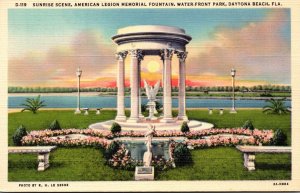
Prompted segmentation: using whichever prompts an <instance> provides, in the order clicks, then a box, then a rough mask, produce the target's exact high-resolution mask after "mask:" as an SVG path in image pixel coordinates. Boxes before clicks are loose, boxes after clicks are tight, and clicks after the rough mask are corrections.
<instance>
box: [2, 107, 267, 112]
mask: <svg viewBox="0 0 300 193" xmlns="http://www.w3.org/2000/svg"><path fill="white" fill-rule="evenodd" d="M22 109H23V108H7V112H8V113H16V112H21V110H22ZM208 109H209V108H205V107H200V108H186V110H207V111H208ZM212 109H213V110H219V109H221V108H212ZM222 109H224V111H226V110H230V109H231V107H228V108H222ZM258 109H262V108H257V107H253V108H250V107H245V108H239V109H237V111H238V110H258ZM53 110H57V111H68V110H74V111H75V108H42V109H39V111H53ZM101 110H115V111H116V110H117V108H102V109H101ZM125 110H130V108H125ZM172 110H177V108H173V109H172ZM82 111H83V110H82ZM90 111H96V108H90Z"/></svg>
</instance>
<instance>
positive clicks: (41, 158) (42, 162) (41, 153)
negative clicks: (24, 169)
mask: <svg viewBox="0 0 300 193" xmlns="http://www.w3.org/2000/svg"><path fill="white" fill-rule="evenodd" d="M55 148H56V146H14V147H8V153H36V154H38V163H39V164H38V171H44V170H45V169H47V168H48V167H49V166H50V164H49V155H50V152H51V151H52V150H54V149H55Z"/></svg>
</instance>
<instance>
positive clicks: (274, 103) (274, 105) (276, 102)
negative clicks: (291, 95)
mask: <svg viewBox="0 0 300 193" xmlns="http://www.w3.org/2000/svg"><path fill="white" fill-rule="evenodd" d="M284 100H285V98H282V99H274V98H271V99H268V100H267V102H268V103H269V104H268V105H266V106H264V107H263V112H264V113H267V114H268V113H272V114H285V113H287V112H289V111H288V109H287V107H286V106H285V105H284Z"/></svg>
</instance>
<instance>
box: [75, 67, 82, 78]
mask: <svg viewBox="0 0 300 193" xmlns="http://www.w3.org/2000/svg"><path fill="white" fill-rule="evenodd" d="M81 74H82V70H81V69H80V67H78V68H77V71H76V75H77V76H78V77H80V76H81Z"/></svg>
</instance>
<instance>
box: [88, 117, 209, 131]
mask: <svg viewBox="0 0 300 193" xmlns="http://www.w3.org/2000/svg"><path fill="white" fill-rule="evenodd" d="M161 119H162V118H159V119H157V120H146V119H143V120H139V122H138V123H133V122H130V120H127V121H124V122H123V121H116V120H109V121H104V122H99V123H94V124H92V125H90V126H89V128H90V129H100V130H110V128H111V125H112V124H113V122H118V123H119V124H120V125H121V127H122V131H131V130H134V131H147V130H148V129H147V127H148V125H149V124H151V125H154V126H155V130H157V131H161V130H178V131H180V127H181V125H182V122H183V121H184V120H178V119H175V118H173V119H172V120H171V121H172V122H170V123H162V122H161ZM188 126H189V128H190V130H191V131H199V130H204V129H211V128H213V126H214V125H213V124H211V123H206V122H201V121H196V120H190V121H188Z"/></svg>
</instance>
